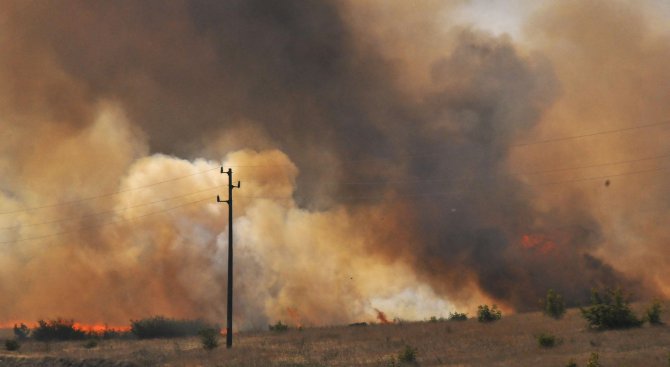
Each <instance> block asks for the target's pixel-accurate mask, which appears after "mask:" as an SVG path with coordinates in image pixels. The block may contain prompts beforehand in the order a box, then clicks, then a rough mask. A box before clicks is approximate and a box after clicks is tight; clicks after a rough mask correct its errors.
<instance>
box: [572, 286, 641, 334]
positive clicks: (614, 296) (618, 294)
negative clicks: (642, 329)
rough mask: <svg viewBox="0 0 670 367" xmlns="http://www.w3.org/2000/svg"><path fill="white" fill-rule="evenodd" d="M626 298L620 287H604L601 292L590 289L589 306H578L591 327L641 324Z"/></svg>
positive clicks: (601, 327) (614, 327) (636, 325)
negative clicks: (613, 288) (614, 288)
mask: <svg viewBox="0 0 670 367" xmlns="http://www.w3.org/2000/svg"><path fill="white" fill-rule="evenodd" d="M628 303H629V302H628V300H627V299H626V297H625V296H624V293H623V291H622V290H621V289H620V288H617V289H616V290H611V289H605V291H604V292H603V294H600V293H599V292H598V291H597V290H595V289H593V290H592V291H591V306H589V307H587V308H580V310H581V312H582V316H583V317H584V318H585V319H586V321H587V322H588V324H589V327H591V328H593V329H601V330H602V329H624V328H631V327H639V326H642V323H643V320H640V319H638V318H637V317H636V316H635V314H633V311H632V310H631V309H630V306H629V305H628Z"/></svg>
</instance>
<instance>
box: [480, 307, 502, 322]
mask: <svg viewBox="0 0 670 367" xmlns="http://www.w3.org/2000/svg"><path fill="white" fill-rule="evenodd" d="M500 319H502V311H500V310H499V309H498V306H497V305H493V306H492V307H491V308H489V306H488V305H479V306H478V307H477V320H479V322H493V321H496V320H500Z"/></svg>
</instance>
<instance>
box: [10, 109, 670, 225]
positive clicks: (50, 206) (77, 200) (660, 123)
mask: <svg viewBox="0 0 670 367" xmlns="http://www.w3.org/2000/svg"><path fill="white" fill-rule="evenodd" d="M666 124H670V120H666V121H661V122H656V123H650V124H643V125H635V126H628V127H622V128H617V129H610V130H603V131H596V132H591V133H585V134H579V135H572V136H565V137H557V138H550V139H544V140H538V141H534V142H526V143H519V144H514V145H511V147H523V146H530V145H538V144H546V143H553V142H559V141H566V140H573V139H580V138H585V137H591V136H597V135H605V134H613V133H618V132H625V131H632V130H638V129H644V128H649V127H655V126H662V125H666ZM438 154H442V153H425V154H407V155H403V156H404V157H420V156H433V155H438ZM663 157H667V156H663ZM656 158H660V157H656ZM647 159H653V158H642V159H639V160H638V159H635V160H628V161H621V162H608V163H603V164H597V165H591V166H583V167H575V169H577V168H590V167H596V166H600V165H603V166H604V165H614V164H623V163H633V162H638V161H642V160H647ZM365 160H373V159H372V158H370V159H360V160H349V162H357V161H359V162H360V161H365ZM290 166H293V165H291V164H258V165H231V166H230V167H240V168H260V167H290ZM217 169H218V168H211V169H208V170H204V171H200V172H195V173H191V174H188V175H184V176H179V177H174V178H171V179H168V180H163V181H158V182H153V183H150V184H147V185H143V186H138V187H133V188H128V189H124V190H119V191H115V192H109V193H104V194H100V195H95V196H89V197H85V198H80V199H76V200H71V201H64V202H57V203H52V204H47V205H41V206H34V207H28V208H21V209H16V210H12V211H7V212H0V215H7V214H16V213H20V212H25V211H32V210H38V209H45V208H54V207H58V206H64V205H71V204H77V203H82V202H85V201H89V200H95V199H101V198H104V197H110V196H114V195H118V194H121V193H125V192H130V191H135V190H141V189H145V188H148V187H152V186H156V185H160V184H163V183H167V182H172V181H177V180H181V179H184V178H188V177H192V176H196V175H200V174H204V173H208V172H211V171H214V170H217ZM569 169H572V168H561V169H555V170H545V171H538V172H530V173H525V174H539V173H548V172H558V171H563V170H569ZM430 180H433V181H436V180H439V179H430ZM406 182H418V181H416V180H411V181H406ZM387 183H390V182H387ZM339 184H340V185H358V184H360V185H364V184H383V183H380V182H367V183H366V182H349V183H347V182H344V183H339Z"/></svg>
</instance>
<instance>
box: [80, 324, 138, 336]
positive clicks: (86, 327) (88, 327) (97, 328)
mask: <svg viewBox="0 0 670 367" xmlns="http://www.w3.org/2000/svg"><path fill="white" fill-rule="evenodd" d="M72 327H73V328H75V329H77V330H81V331H85V332H87V333H94V334H101V333H104V332H106V331H121V332H125V331H130V326H109V325H107V324H81V323H78V322H75V323H74V324H73V325H72Z"/></svg>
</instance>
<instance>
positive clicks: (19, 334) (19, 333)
mask: <svg viewBox="0 0 670 367" xmlns="http://www.w3.org/2000/svg"><path fill="white" fill-rule="evenodd" d="M29 336H30V328H29V327H28V326H26V324H24V323H21V324H20V325H17V324H14V337H15V338H16V339H18V340H26V339H28V337H29Z"/></svg>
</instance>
